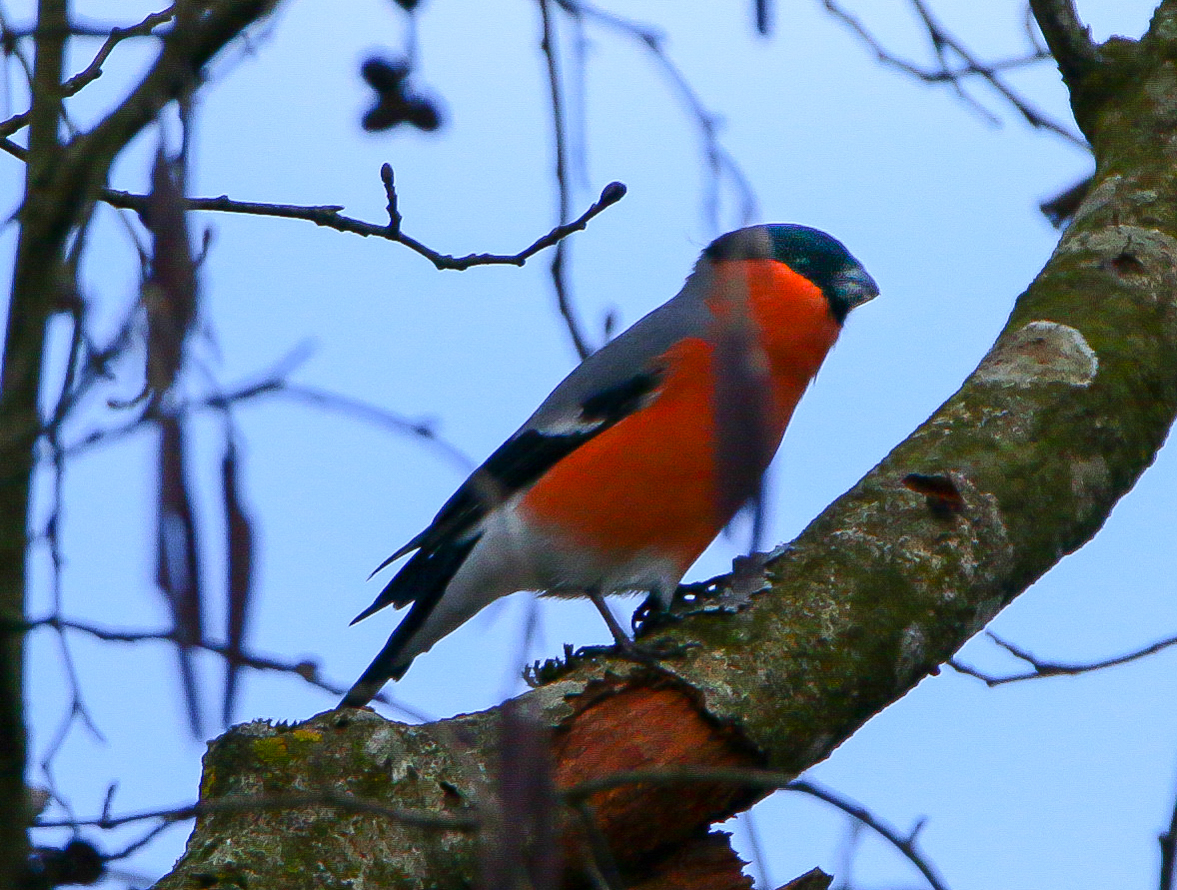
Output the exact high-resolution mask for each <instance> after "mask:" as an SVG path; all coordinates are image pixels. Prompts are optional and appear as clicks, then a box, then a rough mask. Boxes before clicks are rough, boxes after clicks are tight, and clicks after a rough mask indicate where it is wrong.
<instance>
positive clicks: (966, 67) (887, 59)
mask: <svg viewBox="0 0 1177 890" xmlns="http://www.w3.org/2000/svg"><path fill="white" fill-rule="evenodd" d="M822 3H823V5H824V7H825V9H826V11H827V12H829V13H830V15H832V16H833V17H834V18H836V19H838V20H839V21H841V22H842V23H843V24H844V25H846V27H848V28H849V29H850V30H851V31H853V32H854V34H855V35H856V36H857V37H858V39H859V40H860V41H862V43H864V44H865V45H866V46H867V47H868V48H869V49H870V50H871V51H872V52H873V53H874V54H875V56H876V58H877V59H878V60H879V62H881V63H882V64H884V65H888V66H890V67H892V68H896V69H898V70H900V71H902V72H904V73H905V74H908V75H910V76H912V77H916V78H918V79H920V80H922V81H924V82H926V83H951V84H952V85H953V87H954V88H955V90H956V92H957V95H958V96H960V97H961V99H962V100H964V101H965V102H967V103H968V104H969V105H970V106H971V107H972V108H973V110H974V111H977V112H978V113H980V114H981V115H982V116H984V117H985V118H986V119H987V120H990V121H994V120H995V119H994V117H993V115H992V113H991V112H989V111H988V110H987V109H985V108H984V107H983V106H981V105H980V104H979V103H978V102H977V101H976V100H975V99H973V97H972V96H970V95H968V94H967V93H966V92H965V91H964V89H963V87H962V80H963V79H964V78H966V77H979V78H981V79H982V80H984V81H985V82H986V83H988V84H989V85H990V86H991V87H992V88H993V89H994V90H996V91H997V93H998V94H1000V95H1001V97H1002V98H1003V99H1005V101H1006V102H1008V103H1009V104H1010V105H1012V106H1013V108H1014V109H1015V110H1016V111H1017V112H1018V114H1020V115H1021V116H1022V118H1023V119H1024V120H1025V121H1026V123H1028V124H1029V125H1030V126H1032V127H1034V128H1036V129H1042V130H1047V131H1049V132H1051V133H1054V134H1055V135H1056V136H1058V137H1060V138H1062V139H1064V140H1066V141H1067V142H1070V143H1071V144H1072V145H1076V146H1078V147H1080V148H1083V149H1085V150H1086V149H1087V148H1088V145H1087V142H1086V140H1084V139H1083V138H1082V137H1081V136H1078V135H1076V134H1075V133H1074V132H1073V131H1072V130H1071V129H1070V128H1069V127H1067V126H1065V125H1064V124H1061V123H1059V122H1058V121H1056V120H1053V119H1052V118H1050V117H1047V116H1046V115H1045V114H1043V113H1042V112H1041V111H1039V110H1037V109H1036V108H1034V107H1033V106H1032V105H1030V103H1029V102H1028V101H1027V100H1025V99H1024V98H1022V97H1021V96H1020V95H1019V94H1018V93H1017V92H1016V91H1015V90H1014V89H1013V88H1012V87H1010V86H1009V85H1008V84H1007V83H1006V82H1005V80H1004V79H1003V78H1002V77H1001V76H1000V74H1001V72H1003V71H1008V70H1011V69H1015V68H1020V67H1023V66H1026V65H1030V64H1033V63H1035V62H1039V61H1043V60H1045V59H1049V58H1050V55H1049V54H1048V53H1045V52H1041V51H1037V50H1036V51H1035V52H1032V53H1029V54H1027V55H1025V56H1022V57H1018V58H1014V59H1007V60H1004V61H1000V62H993V63H986V62H982V61H980V60H979V59H978V58H977V57H976V56H974V55H973V53H972V51H971V50H969V49H968V47H966V46H965V45H964V43H963V42H961V41H960V40H959V39H958V38H956V37H955V36H953V35H952V34H950V33H949V32H948V31H947V30H946V29H945V28H944V27H943V26H942V25H940V24H939V22H937V21H936V19H935V18H934V17H933V16H932V14H931V10H929V9H928V7H927V6H926V5H925V4H924V3H923V2H922V0H912V3H913V7H914V8H915V10H916V14H917V15H918V16H919V18H920V20H921V22H922V23H923V25H924V28H925V30H926V31H927V34H928V39H929V41H930V42H931V44H932V48H933V51H934V52H935V54H936V57H937V60H938V61H939V63H940V64H939V67H936V68H925V67H923V66H920V65H917V64H915V63H913V62H909V61H908V60H906V59H903V58H901V57H899V56H897V55H895V54H894V53H892V52H891V51H890V50H888V49H887V48H886V47H884V46H883V44H882V43H881V42H880V41H879V39H878V38H877V37H875V36H874V34H873V33H871V31H870V29H868V28H867V27H866V25H865V24H863V22H862V20H861V19H859V18H858V17H857V16H855V15H854V14H853V13H851V12H850V11H848V10H847V9H846V8H845V7H843V6H842V5H841V4H840V3H838V2H837V0H822ZM948 50H951V51H952V52H953V53H955V54H956V55H957V56H958V57H959V58H960V60H961V62H962V63H963V64H961V65H959V66H953V65H952V64H951V63H950V62H949V60H948V58H947V55H946V52H947V51H948Z"/></svg>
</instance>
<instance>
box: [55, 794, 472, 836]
mask: <svg viewBox="0 0 1177 890" xmlns="http://www.w3.org/2000/svg"><path fill="white" fill-rule="evenodd" d="M312 808H316V809H328V810H338V811H339V812H341V813H349V814H352V815H362V816H380V817H381V818H384V819H389V820H392V821H395V822H399V823H401V824H403V825H412V826H415V827H418V828H431V829H434V830H437V831H460V832H464V833H465V832H471V831H477V830H478V826H479V820H478V818H477V817H476V816H474V815H473V814H471V815H456V814H448V813H437V812H434V811H432V810H410V809H404V808H401V807H390V806H386V805H385V804H382V803H379V802H378V801H374V800H366V799H364V798H360V797H353V796H352V795H350V794H338V793H335V792H331V791H322V792H319V793H308V794H266V795H247V794H232V795H227V796H225V797H219V798H216V799H214V800H203V801H198V802H197V803H194V804H188V805H186V806H179V807H172V808H169V809H164V810H146V811H144V812H140V813H128V814H126V815H123V816H110V815H108V814H106V813H104V814H103V815H101V816H97V817H95V818H93V819H56V820H38V821H37V822H35V823H34V825H33V827H34V828H80V827H82V826H86V825H92V826H95V827H97V828H104V829H110V828H118V827H119V826H121V825H131V824H134V823H136V822H146V821H148V820H152V819H159V820H161V821H162V822H163V823H165V824H169V825H170V824H172V823H175V822H182V821H184V820H185V819H192V818H195V817H196V816H208V815H211V814H213V813H221V814H223V813H265V812H276V811H279V810H295V809H312Z"/></svg>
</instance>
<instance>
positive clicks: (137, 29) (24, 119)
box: [0, 6, 175, 136]
mask: <svg viewBox="0 0 1177 890" xmlns="http://www.w3.org/2000/svg"><path fill="white" fill-rule="evenodd" d="M174 9H175V7H174V6H169V7H168V8H167V9H164V10H161V11H159V12H153V13H151V15H149V16H147V17H146V18H145V19H143V21H141V22H139V23H138V24H135V25H131V26H129V27H126V28H119V27H112V28H108V29H104V30H103V29H93V28H92V29H85V30H83V29H79V28H78V27H77V26H76V25H75V26H72V27H71V28H70V33H71V34H74V35H82V36H105V37H106V41H105V42H104V43H103V44H102V46H101V47H100V48H99V50H98V52H97V53H96V54H95V56H94V58H93V59H91V60H90V64H89V65H87V66H86V67H85V68H83V69H82V70H81V71H79V72H78V73H77V74H75V75H74V76H73V77H71V78H70V79H69V80H67V81H65V83H63V84H62V85H61V95H62V96H63V97H65V98H68V97H70V96H74V95H76V94H77V93H79V92H80V91H81V90H82V89H84V88H85V87H87V86H89V85H90V84H91V83H93V82H94V81H95V80H97V79H98V78H99V77H101V76H102V66H103V65H104V64H105V63H106V60H107V59H108V58H109V57H110V54H111V53H112V52H114V48H115V47H116V46H118V45H119V44H120V43H122V42H123V41H124V40H127V39H129V38H132V37H148V36H151V32H152V31H154V30H155V29H156V28H157V27H159V26H160V25H162V24H164V23H165V22H168V21H171V19H172V16H173V15H174ZM30 33H31V32H30ZM10 36H21V35H20V34H19V33H17V32H10ZM28 122H29V113H28V112H27V111H25V112H21V113H20V114H14V115H13V116H12V117H10V118H8V120H6V121H3V122H0V136H10V135H12V134H13V133H15V132H17V131H18V130H20V129H21V128H22V127H25V126H27V125H28Z"/></svg>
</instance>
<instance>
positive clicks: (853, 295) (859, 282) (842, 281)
mask: <svg viewBox="0 0 1177 890" xmlns="http://www.w3.org/2000/svg"><path fill="white" fill-rule="evenodd" d="M834 289H835V290H836V291H837V293H838V296H839V297H840V298H841V299H842V300H844V301H845V303H846V306H847V307H848V308H850V309H853V308H854V307H855V306H861V305H862V304H863V303H867V302H869V301H871V300H873V299H874V298H875V297H877V296H878V295H879V286H878V285H877V284H875V280H874V279H873V278H871V277H870V275H868V274H867V271H866V269H864V268H862V266H854V267H851V268H849V269H846V270H845V271H844V272H841V273H839V275H838V276H837V278H835V279H834Z"/></svg>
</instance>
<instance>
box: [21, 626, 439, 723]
mask: <svg viewBox="0 0 1177 890" xmlns="http://www.w3.org/2000/svg"><path fill="white" fill-rule="evenodd" d="M39 627H49V628H52V629H54V630H56V631H57V632H59V633H61V632H63V631H66V630H72V631H76V632H78V633H84V634H87V635H88V636H91V637H94V638H95V639H98V640H103V641H105V642H108V643H141V642H149V641H156V642H165V643H173V644H174V643H177V642H178V641H179V638H178V635H177V634H176V631H175V630H158V631H155V630H113V629H110V628H105V627H100V626H98V625H95V624H88V623H86V622H82V621H72V620H69V619H66V618H62V617H60V616H59V615H49V616H47V617H44V618H38V619H36V620H35V621H29V622H26V623H25V624H24V625H23V629H25V630H35V629H36V628H39ZM192 647H193V648H196V649H203V650H205V651H207V652H212V653H213V654H214V655H219V656H221V657H222V658H228V657H229V656H230V654H232V656H233V658H234V661H235V662H236V663H237V664H240V665H241V666H243V667H249V668H253V669H254V670H258V671H274V672H277V673H283V674H293V675H295V676H297V677H300V678H301V679H302V680H304V681H305V682H306V683H307V684H309V685H310V686H314V687H315V688H316V689H321V690H323V691H324V692H327V693H329V694H330V695H332V696H335V697H338V696H340V695H343V693H344V692H345V691H347V687H346V686H342V685H340V684H338V683H334V682H332V681H330V680H328V679H326V678H325V677H323V676H322V675H321V674H320V673H319V665H318V664H317V663H316V662H314V661H312V660H310V659H303V660H301V661H286V660H283V659H279V658H275V657H273V656H269V655H259V654H257V653H255V652H249V651H242V652H234V653H230V650H229V647H228V646H226V645H224V644H221V643H215V642H212V641H210V640H200V641H199V642H196V643H193V644H192ZM375 700H376V701H379V702H381V703H383V704H386V705H389V706H390V707H392V708H394V709H396V710H398V711H399V712H401V713H402V714H404V715H405V716H407V717H409V718H410V719H413V720H419V721H421V722H423V723H424V722H428V721H429V720H431V719H432V717H431V715H429V714H425V713H423V712H421V711H418V710H416V709H414V708H411V707H409V706H407V705H403V704H401V703H400V702H397V701H396V700H394V699H392V698H389V697H388V696H387V695H384V694H381V695H378V696H376V698H375Z"/></svg>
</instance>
